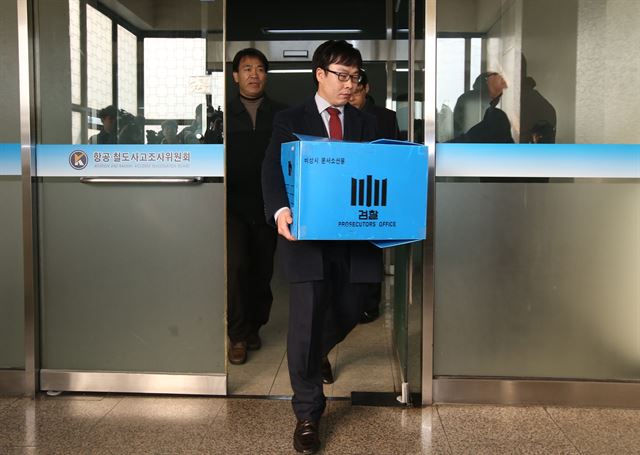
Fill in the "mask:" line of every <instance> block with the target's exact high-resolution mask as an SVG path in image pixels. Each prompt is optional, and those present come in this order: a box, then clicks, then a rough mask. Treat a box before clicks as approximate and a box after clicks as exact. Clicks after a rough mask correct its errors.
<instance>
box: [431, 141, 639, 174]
mask: <svg viewBox="0 0 640 455" xmlns="http://www.w3.org/2000/svg"><path fill="white" fill-rule="evenodd" d="M436 147H437V148H436V151H437V158H436V176H437V177H552V178H553V177H557V178H562V177H568V178H613V179H617V178H636V179H637V178H640V145H636V144H602V145H601V144H438V145H437V146H436Z"/></svg>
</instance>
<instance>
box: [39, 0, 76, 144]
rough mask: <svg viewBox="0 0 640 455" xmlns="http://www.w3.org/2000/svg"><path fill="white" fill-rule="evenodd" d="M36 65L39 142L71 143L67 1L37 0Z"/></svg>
mask: <svg viewBox="0 0 640 455" xmlns="http://www.w3.org/2000/svg"><path fill="white" fill-rule="evenodd" d="M38 7H39V10H38V15H39V17H40V18H41V20H40V21H39V27H38V33H39V35H38V43H39V52H38V55H39V62H38V63H39V65H38V69H37V71H36V78H37V84H38V87H39V90H38V93H39V95H40V98H39V100H38V102H39V106H40V108H39V111H38V119H39V120H38V122H37V125H38V142H39V143H42V144H70V143H71V63H70V62H71V60H70V58H71V57H70V53H71V51H70V49H69V2H68V1H67V0H47V1H46V2H38ZM44 18H46V20H45V19H44Z"/></svg>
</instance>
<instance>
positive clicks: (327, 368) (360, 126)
mask: <svg viewBox="0 0 640 455" xmlns="http://www.w3.org/2000/svg"><path fill="white" fill-rule="evenodd" d="M312 71H313V78H314V82H315V84H316V88H317V91H316V94H315V96H314V97H313V98H310V99H308V100H307V101H306V102H304V103H303V104H301V105H299V106H296V107H293V108H291V109H287V110H284V111H282V112H279V113H278V114H277V115H276V117H275V119H274V125H273V136H272V138H271V142H270V143H269V147H268V149H267V152H266V156H265V160H264V163H263V166H262V188H263V194H264V201H265V211H266V216H267V221H268V222H269V223H270V224H272V225H273V226H276V227H277V228H278V233H279V234H280V237H278V251H279V257H280V259H281V261H282V263H283V265H284V271H285V275H286V278H287V280H288V281H289V298H290V301H289V327H288V333H287V360H288V365H289V378H290V379H291V388H292V389H293V399H292V401H291V403H292V406H293V411H294V414H295V416H296V418H297V423H296V426H295V430H294V433H293V447H294V449H295V450H297V451H298V452H302V453H305V454H311V453H315V452H317V451H318V450H319V449H320V435H319V422H320V417H321V416H322V413H323V412H324V409H325V404H326V398H325V396H324V392H323V382H324V383H327V382H331V381H332V380H333V377H332V372H331V365H330V364H329V361H328V360H327V357H326V356H327V354H328V353H329V351H330V350H331V349H332V348H333V347H334V346H335V345H336V344H337V343H339V342H340V341H342V340H343V339H344V338H345V337H346V336H347V335H348V334H349V332H350V331H351V330H352V329H353V327H355V326H356V325H357V323H358V321H359V319H360V314H361V302H362V299H361V293H362V292H363V286H364V283H380V281H381V280H382V255H381V252H380V250H379V249H378V248H376V247H375V246H373V245H372V244H371V243H370V242H366V241H298V240H296V239H295V238H294V237H293V236H292V235H291V231H290V225H291V223H292V222H293V218H292V213H291V209H290V208H289V199H288V197H287V192H286V189H285V186H284V177H283V173H282V167H281V162H280V146H281V145H282V144H283V143H285V142H289V141H293V140H297V139H296V137H295V136H294V133H297V134H305V135H310V136H318V137H330V138H332V139H336V140H342V139H344V140H345V141H354V142H369V141H371V140H373V139H375V118H374V117H373V116H371V115H369V114H367V113H366V112H362V111H360V110H358V109H356V108H354V107H353V106H351V105H350V104H349V99H350V98H351V95H352V94H353V91H354V90H355V88H356V87H357V85H358V82H359V81H360V77H361V76H360V74H361V71H362V56H361V55H360V52H359V51H358V50H357V49H355V48H354V47H353V46H352V45H351V44H349V43H347V42H346V41H344V40H340V41H334V40H330V41H326V42H325V43H323V44H321V45H320V46H319V47H318V48H317V49H316V51H315V52H314V54H313V58H312ZM327 312H330V314H331V315H332V317H331V318H328V317H327Z"/></svg>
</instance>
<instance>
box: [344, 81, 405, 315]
mask: <svg viewBox="0 0 640 455" xmlns="http://www.w3.org/2000/svg"><path fill="white" fill-rule="evenodd" d="M370 88H371V87H370V86H369V78H368V77H367V73H365V72H362V77H361V79H360V82H359V83H358V86H357V87H356V89H355V90H354V91H353V94H352V95H351V99H350V100H349V104H351V105H352V106H354V107H357V108H358V109H360V110H362V111H364V112H368V113H369V114H371V115H373V116H374V117H375V118H376V139H399V138H400V128H398V119H397V117H396V113H395V112H394V111H392V110H391V109H387V108H385V107H382V106H378V105H376V104H375V103H374V101H373V98H371V97H370V96H369V89H370ZM363 297H364V302H363V309H362V314H361V315H360V322H361V323H363V324H366V323H368V322H373V321H375V320H376V319H378V316H380V300H381V298H382V289H381V286H380V284H378V283H372V284H370V285H368V289H367V291H366V292H365V294H364V296H363Z"/></svg>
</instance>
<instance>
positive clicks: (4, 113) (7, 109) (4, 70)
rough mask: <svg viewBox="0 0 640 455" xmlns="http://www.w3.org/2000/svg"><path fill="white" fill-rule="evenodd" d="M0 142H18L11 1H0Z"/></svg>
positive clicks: (15, 31) (15, 27) (15, 28)
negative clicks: (0, 107)
mask: <svg viewBox="0 0 640 455" xmlns="http://www.w3.org/2000/svg"><path fill="white" fill-rule="evenodd" d="M0 11H2V14H0V62H2V63H1V64H0V81H2V84H0V99H1V100H2V109H0V142H13V143H15V142H20V90H19V89H20V87H19V75H18V12H17V2H16V1H15V0H0Z"/></svg>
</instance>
